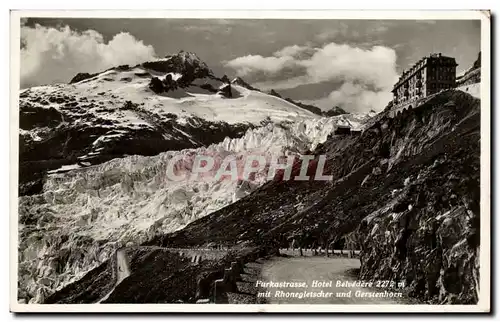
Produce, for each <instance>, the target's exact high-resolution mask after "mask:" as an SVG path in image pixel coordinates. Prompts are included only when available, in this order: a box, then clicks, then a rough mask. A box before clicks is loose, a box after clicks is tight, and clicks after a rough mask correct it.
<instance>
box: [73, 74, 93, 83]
mask: <svg viewBox="0 0 500 322" xmlns="http://www.w3.org/2000/svg"><path fill="white" fill-rule="evenodd" d="M96 75H97V74H89V73H78V74H76V76H75V77H73V78H72V79H71V80H70V81H69V83H70V84H73V83H78V82H81V81H82V80H85V79H89V78H92V77H94V76H96Z"/></svg>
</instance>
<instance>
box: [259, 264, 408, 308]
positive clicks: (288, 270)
mask: <svg viewBox="0 0 500 322" xmlns="http://www.w3.org/2000/svg"><path fill="white" fill-rule="evenodd" d="M359 266H360V262H359V260H358V259H354V258H342V257H330V258H327V257H321V256H314V257H278V258H273V259H272V260H270V261H267V262H266V263H265V264H264V265H263V267H262V273H261V276H262V278H263V281H264V282H269V281H272V282H305V287H267V288H266V290H267V291H269V292H270V293H268V295H267V296H266V297H267V298H268V302H269V303H271V304H402V303H404V302H403V299H402V298H395V297H388V296H387V297H382V296H378V297H375V295H374V293H384V291H387V292H389V291H390V290H389V289H386V288H374V287H372V288H366V287H356V286H346V285H345V284H344V285H342V286H337V283H339V282H340V283H345V282H351V283H352V282H353V281H355V279H354V278H353V277H351V276H349V274H347V271H348V270H349V269H357V268H359ZM318 282H325V283H326V285H323V286H318V285H317V284H318ZM330 282H331V285H330V284H329V283H330ZM321 291H323V293H324V294H326V293H330V295H329V296H325V297H306V296H304V297H303V298H298V297H293V296H291V295H290V293H304V292H306V293H307V292H314V293H319V292H321ZM349 291H350V293H349ZM287 293H288V295H290V296H287ZM385 294H386V293H385Z"/></svg>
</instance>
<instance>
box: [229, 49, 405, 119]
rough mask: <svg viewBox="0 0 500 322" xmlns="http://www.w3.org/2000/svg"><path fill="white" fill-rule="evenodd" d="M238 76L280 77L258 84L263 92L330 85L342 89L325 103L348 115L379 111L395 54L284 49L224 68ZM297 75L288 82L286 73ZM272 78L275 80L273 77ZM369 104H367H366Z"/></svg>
mask: <svg viewBox="0 0 500 322" xmlns="http://www.w3.org/2000/svg"><path fill="white" fill-rule="evenodd" d="M226 66H227V67H231V68H233V69H235V71H236V73H237V74H238V75H239V76H252V75H259V73H262V72H263V71H265V72H266V73H270V74H272V75H275V76H276V75H282V76H283V77H281V79H280V80H276V81H265V82H260V85H262V86H264V87H267V88H264V89H269V88H275V89H290V88H294V87H297V86H300V85H304V84H315V83H324V82H332V84H333V83H336V84H339V83H342V84H343V85H342V86H340V88H336V89H335V88H332V91H331V94H330V95H328V97H327V99H328V101H329V102H330V103H331V104H332V105H330V106H334V105H339V106H341V107H342V108H346V109H348V110H351V111H364V110H370V109H375V110H380V109H382V108H383V107H384V106H385V105H386V104H387V102H388V101H389V100H390V98H391V93H390V90H391V88H392V86H393V84H394V83H395V82H396V81H397V78H398V76H397V72H396V52H395V51H394V49H392V48H388V47H384V46H372V47H371V48H359V47H354V46H351V45H347V44H337V43H329V44H326V45H324V46H323V47H320V48H312V47H309V46H298V45H294V46H288V47H285V48H283V49H281V50H278V51H276V52H275V53H274V54H273V55H272V56H269V57H263V56H260V55H252V56H245V57H239V58H236V59H234V60H232V61H229V62H228V63H227V64H226ZM290 68H295V69H296V70H298V71H300V72H301V74H298V75H295V77H293V78H290V77H287V75H290V74H291V73H290V72H289V71H288V72H287V73H284V71H285V70H286V69H288V70H289V69H290ZM275 78H276V77H275ZM370 102H371V103H370Z"/></svg>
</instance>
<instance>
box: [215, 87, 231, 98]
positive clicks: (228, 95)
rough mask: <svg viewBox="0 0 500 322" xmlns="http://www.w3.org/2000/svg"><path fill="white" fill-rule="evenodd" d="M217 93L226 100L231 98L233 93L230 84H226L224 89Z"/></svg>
mask: <svg viewBox="0 0 500 322" xmlns="http://www.w3.org/2000/svg"><path fill="white" fill-rule="evenodd" d="M218 93H219V94H221V95H222V96H224V97H226V98H233V92H232V91H231V84H227V85H225V86H224V87H222V88H221V89H220V90H219V92H218Z"/></svg>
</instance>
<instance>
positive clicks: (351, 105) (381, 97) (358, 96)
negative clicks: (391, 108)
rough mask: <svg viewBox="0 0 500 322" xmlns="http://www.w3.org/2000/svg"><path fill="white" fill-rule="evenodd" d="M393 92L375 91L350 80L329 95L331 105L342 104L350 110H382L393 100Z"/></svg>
mask: <svg viewBox="0 0 500 322" xmlns="http://www.w3.org/2000/svg"><path fill="white" fill-rule="evenodd" d="M391 98H392V94H391V93H390V92H387V91H373V90H370V89H368V88H366V87H365V86H363V85H360V84H353V83H350V82H347V83H344V84H342V86H341V87H340V88H339V89H337V90H335V91H333V92H331V93H330V95H329V96H328V100H329V102H330V103H331V104H332V105H331V106H332V107H333V106H342V108H343V109H345V110H347V111H350V112H359V113H362V112H368V111H370V110H372V109H373V110H375V111H380V110H382V109H383V108H384V107H385V106H386V105H387V103H388V102H389V101H390V100H391Z"/></svg>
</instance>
